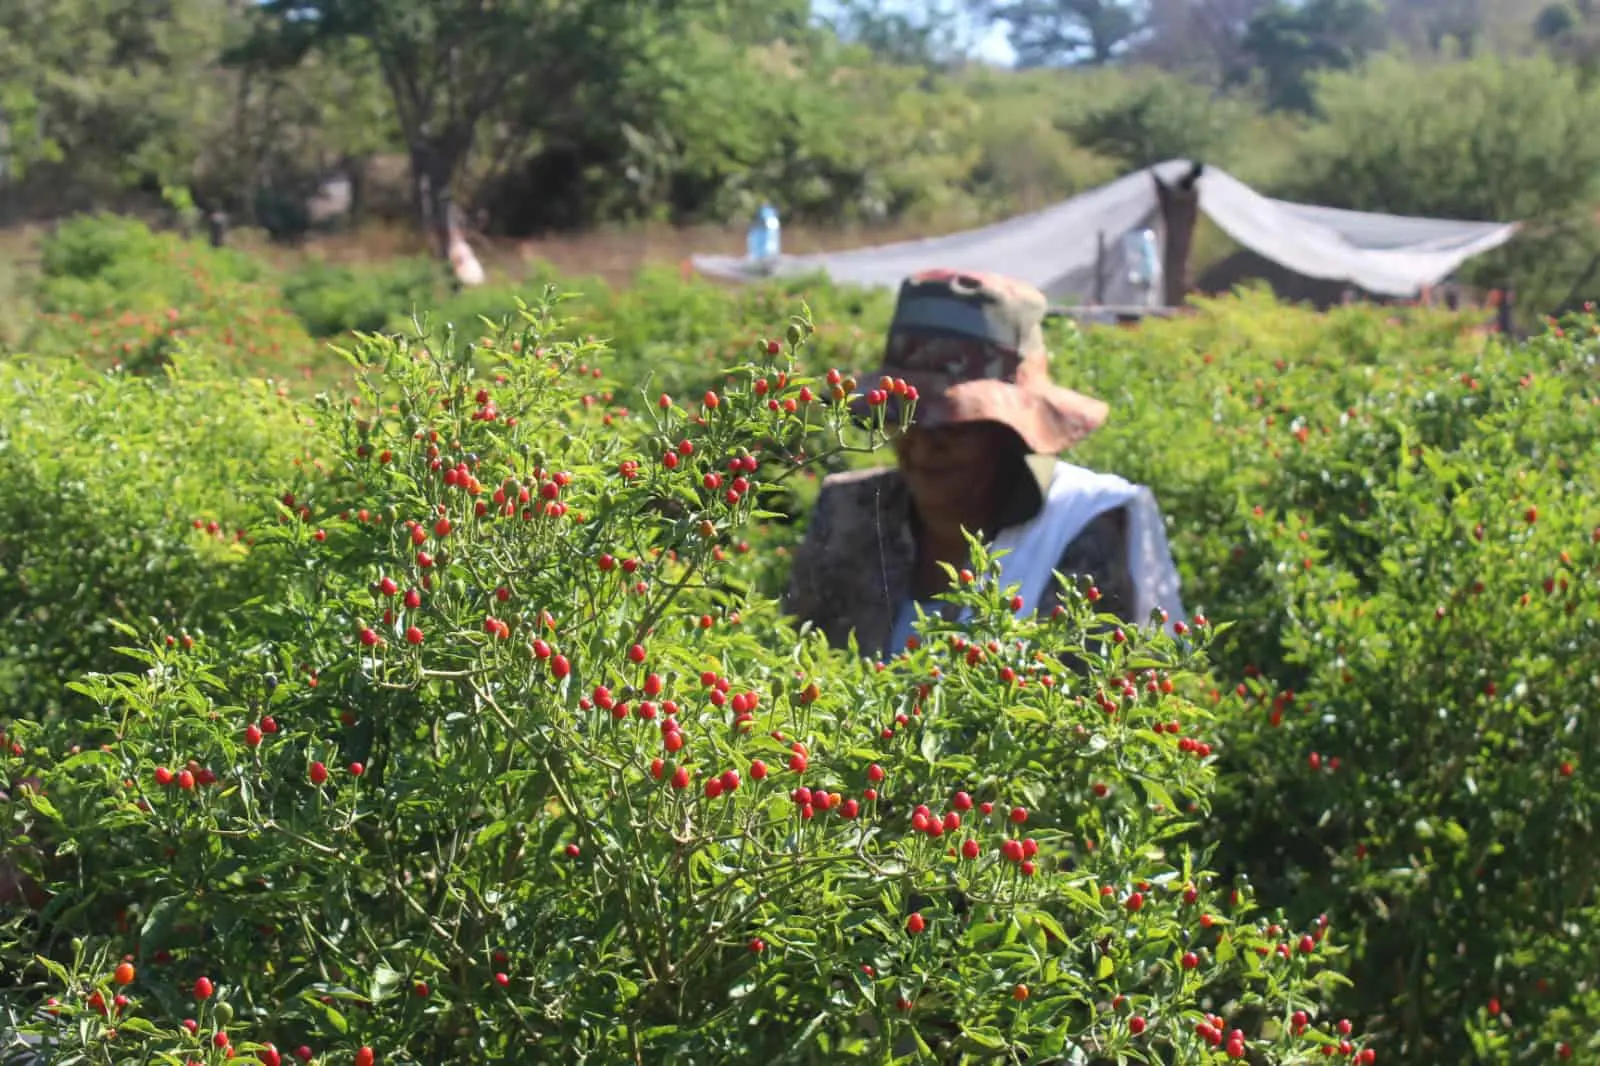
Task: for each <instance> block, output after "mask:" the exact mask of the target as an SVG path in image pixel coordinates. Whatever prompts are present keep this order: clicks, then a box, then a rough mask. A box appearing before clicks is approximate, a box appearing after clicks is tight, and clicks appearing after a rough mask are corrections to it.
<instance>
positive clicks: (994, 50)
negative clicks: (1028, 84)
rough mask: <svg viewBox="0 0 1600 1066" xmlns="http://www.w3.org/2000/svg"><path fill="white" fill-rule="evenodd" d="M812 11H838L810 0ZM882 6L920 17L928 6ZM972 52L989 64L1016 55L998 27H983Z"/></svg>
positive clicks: (898, 2)
mask: <svg viewBox="0 0 1600 1066" xmlns="http://www.w3.org/2000/svg"><path fill="white" fill-rule="evenodd" d="M811 6H812V10H813V11H814V12H816V14H817V15H818V16H819V17H824V18H825V17H827V16H828V15H829V14H830V13H832V12H835V11H837V10H838V5H837V3H836V2H835V0H812V5H811ZM884 6H885V7H886V8H888V9H889V10H898V11H904V12H906V13H907V14H915V15H921V14H924V13H926V11H927V10H928V7H929V5H928V4H927V3H926V2H925V0H886V2H885V3H884ZM977 36H978V39H977V41H976V42H975V47H974V49H973V51H974V52H975V54H976V55H977V57H978V58H981V59H986V60H988V61H990V62H991V63H1003V64H1006V65H1008V66H1009V65H1010V63H1011V62H1012V60H1014V59H1015V58H1016V53H1015V52H1013V51H1012V50H1011V46H1010V45H1009V44H1007V43H1006V38H1005V33H1004V31H1003V30H1001V29H999V28H998V27H994V26H989V27H985V28H984V31H983V33H982V34H981V35H977Z"/></svg>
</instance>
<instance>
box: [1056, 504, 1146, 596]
mask: <svg viewBox="0 0 1600 1066" xmlns="http://www.w3.org/2000/svg"><path fill="white" fill-rule="evenodd" d="M1056 570H1058V571H1059V572H1060V573H1061V574H1062V575H1063V576H1065V577H1066V578H1067V579H1068V580H1069V581H1070V580H1074V579H1075V578H1076V579H1077V580H1079V582H1080V586H1079V587H1083V585H1084V584H1086V583H1087V582H1088V581H1092V582H1093V584H1094V587H1095V588H1097V589H1099V591H1100V599H1099V601H1098V602H1097V603H1096V604H1095V609H1096V610H1098V611H1100V612H1102V613H1104V614H1111V615H1115V616H1116V617H1117V618H1119V619H1121V620H1122V622H1123V623H1124V624H1130V625H1131V624H1134V623H1136V622H1138V621H1140V619H1136V618H1134V617H1133V613H1134V611H1135V610H1136V609H1137V603H1138V600H1137V598H1136V596H1135V591H1134V585H1133V571H1132V568H1131V567H1130V565H1129V562H1128V512H1127V509H1126V508H1123V507H1117V508H1115V509H1113V510H1110V511H1106V512H1105V513H1104V514H1101V515H1099V516H1097V517H1096V518H1095V519H1094V520H1093V521H1091V522H1090V523H1089V524H1088V525H1087V526H1085V527H1084V529H1083V532H1082V533H1079V534H1078V535H1077V536H1076V537H1075V538H1073V541H1072V543H1071V544H1069V545H1067V550H1066V551H1065V552H1063V553H1062V555H1061V561H1060V562H1059V563H1057V564H1056ZM1056 592H1057V588H1056V587H1055V586H1052V588H1051V593H1050V595H1049V597H1048V598H1047V600H1046V601H1045V602H1044V603H1042V604H1041V605H1040V607H1041V609H1042V610H1048V609H1050V608H1052V607H1054V606H1055V603H1056Z"/></svg>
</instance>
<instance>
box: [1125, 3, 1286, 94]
mask: <svg viewBox="0 0 1600 1066" xmlns="http://www.w3.org/2000/svg"><path fill="white" fill-rule="evenodd" d="M1272 2H1273V0H1150V12H1149V16H1148V18H1147V19H1146V27H1145V32H1144V34H1143V35H1142V36H1141V37H1140V38H1139V40H1138V41H1136V42H1134V43H1133V45H1132V46H1131V47H1130V49H1129V58H1130V59H1133V60H1136V61H1138V62H1140V63H1149V64H1151V65H1153V66H1157V67H1160V68H1161V69H1162V70H1165V71H1184V72H1186V73H1189V74H1191V75H1194V76H1197V77H1198V78H1200V79H1201V80H1204V81H1206V82H1209V83H1211V84H1219V83H1221V82H1224V81H1230V80H1233V81H1237V80H1242V79H1241V77H1240V75H1241V72H1242V70H1243V68H1244V67H1245V66H1246V64H1247V57H1246V55H1245V51H1244V39H1245V34H1246V33H1247V32H1248V31H1249V29H1250V20H1251V19H1253V18H1255V16H1257V15H1259V14H1260V13H1261V12H1263V11H1265V10H1266V9H1267V8H1269V7H1271V6H1272Z"/></svg>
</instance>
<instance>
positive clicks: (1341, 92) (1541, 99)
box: [1278, 55, 1600, 307]
mask: <svg viewBox="0 0 1600 1066" xmlns="http://www.w3.org/2000/svg"><path fill="white" fill-rule="evenodd" d="M1316 97H1317V101H1318V104H1319V107H1320V109H1321V110H1322V112H1323V115H1324V120H1323V121H1322V122H1320V123H1318V124H1317V125H1316V126H1315V127H1313V128H1312V129H1311V130H1310V132H1309V133H1308V135H1307V136H1306V138H1305V139H1304V140H1303V141H1302V142H1301V144H1300V152H1299V157H1298V165H1297V167H1296V168H1295V171H1294V178H1293V181H1292V182H1291V183H1288V184H1287V185H1286V186H1285V187H1283V188H1281V189H1279V190H1278V191H1279V192H1280V193H1281V194H1282V195H1286V196H1288V197H1289V198H1291V199H1298V200H1304V201H1307V202H1311V203H1320V204H1327V205H1328V206H1330V207H1349V208H1354V209H1357V210H1365V211H1387V212H1392V213H1395V214H1405V215H1421V216H1427V217H1442V218H1464V219H1477V220H1484V221H1499V222H1510V221H1518V222H1522V223H1524V226H1525V232H1524V233H1523V234H1522V235H1521V236H1520V237H1519V238H1518V239H1517V240H1516V241H1514V242H1512V244H1510V245H1508V246H1507V247H1506V248H1505V249H1502V250H1501V251H1500V252H1497V253H1495V254H1494V255H1492V256H1489V257H1486V258H1485V259H1484V260H1481V261H1479V262H1478V263H1477V264H1476V265H1474V266H1473V267H1472V268H1470V270H1469V272H1476V271H1493V272H1496V273H1498V277H1493V278H1492V280H1494V281H1496V282H1500V281H1503V280H1504V278H1505V276H1507V275H1508V274H1509V275H1510V276H1513V277H1516V278H1517V289H1518V291H1519V293H1521V294H1522V296H1524V297H1526V298H1527V299H1526V300H1525V302H1526V303H1528V304H1529V305H1530V306H1535V307H1555V306H1557V305H1558V304H1559V303H1560V301H1561V299H1562V298H1563V297H1564V296H1565V295H1566V294H1567V291H1568V290H1569V289H1570V288H1571V286H1572V282H1573V278H1574V277H1575V276H1576V275H1577V273H1578V272H1579V271H1580V270H1581V269H1582V268H1583V267H1584V266H1585V265H1587V263H1588V262H1589V260H1590V259H1591V258H1592V257H1593V256H1594V255H1595V254H1596V252H1600V234H1597V233H1596V229H1595V225H1594V219H1593V215H1594V212H1593V209H1592V207H1591V206H1590V205H1591V204H1592V203H1593V202H1594V197H1595V196H1596V195H1597V193H1600V140H1597V139H1596V138H1595V137H1594V136H1593V134H1592V131H1593V130H1594V129H1596V128H1597V127H1600V90H1597V89H1595V88H1591V87H1586V86H1585V85H1584V84H1583V82H1582V79H1581V76H1580V74H1579V72H1577V71H1575V70H1573V69H1571V68H1570V67H1566V66H1563V65H1561V64H1559V63H1558V62H1557V61H1555V60H1554V59H1552V58H1551V57H1549V56H1536V57H1532V58H1518V59H1508V58H1503V57H1499V56H1493V55H1480V56H1475V57H1473V58H1472V59H1469V60H1466V61H1453V62H1429V63H1417V62H1415V61H1406V60H1402V59H1399V58H1394V57H1388V56H1385V57H1383V58H1381V59H1378V60H1374V61H1373V62H1372V63H1371V64H1370V65H1369V67H1368V69H1367V70H1365V71H1363V72H1362V73H1361V74H1359V75H1358V74H1354V73H1343V74H1324V75H1321V76H1319V77H1318V78H1317V84H1316Z"/></svg>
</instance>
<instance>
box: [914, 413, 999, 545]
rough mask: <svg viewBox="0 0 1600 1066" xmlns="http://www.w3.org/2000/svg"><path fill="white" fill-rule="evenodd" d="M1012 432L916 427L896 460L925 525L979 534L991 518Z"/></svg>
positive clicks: (980, 426)
mask: <svg viewBox="0 0 1600 1066" xmlns="http://www.w3.org/2000/svg"><path fill="white" fill-rule="evenodd" d="M1014 448H1015V442H1014V440H1013V438H1012V433H1011V431H1010V430H1009V429H1007V428H1006V427H1004V426H1002V425H999V424H997V423H994V422H970V423H964V424H960V425H953V426H939V427H936V428H933V429H928V428H924V427H919V426H912V427H911V428H910V429H909V430H907V431H906V433H905V434H904V435H902V436H901V437H899V438H898V439H897V440H896V441H895V455H896V457H897V458H898V459H899V461H900V471H901V473H902V474H903V475H904V476H905V479H906V484H907V485H909V486H910V488H911V496H912V498H913V499H914V500H915V501H916V505H917V513H918V514H919V515H921V517H922V519H923V521H924V522H927V523H929V524H932V525H938V526H943V527H945V528H949V529H954V528H956V527H958V526H966V527H967V528H968V529H978V528H980V527H981V526H982V525H983V523H984V522H986V521H988V520H989V518H990V517H991V516H992V514H993V510H994V505H995V503H996V497H997V496H998V494H999V491H1000V490H1001V488H1003V486H1002V485H1001V484H1000V481H1001V476H1002V471H1003V469H1004V465H1005V463H1004V460H1005V459H1006V458H1007V457H1008V455H1009V452H1010V451H1011V450H1013V449H1014Z"/></svg>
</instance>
